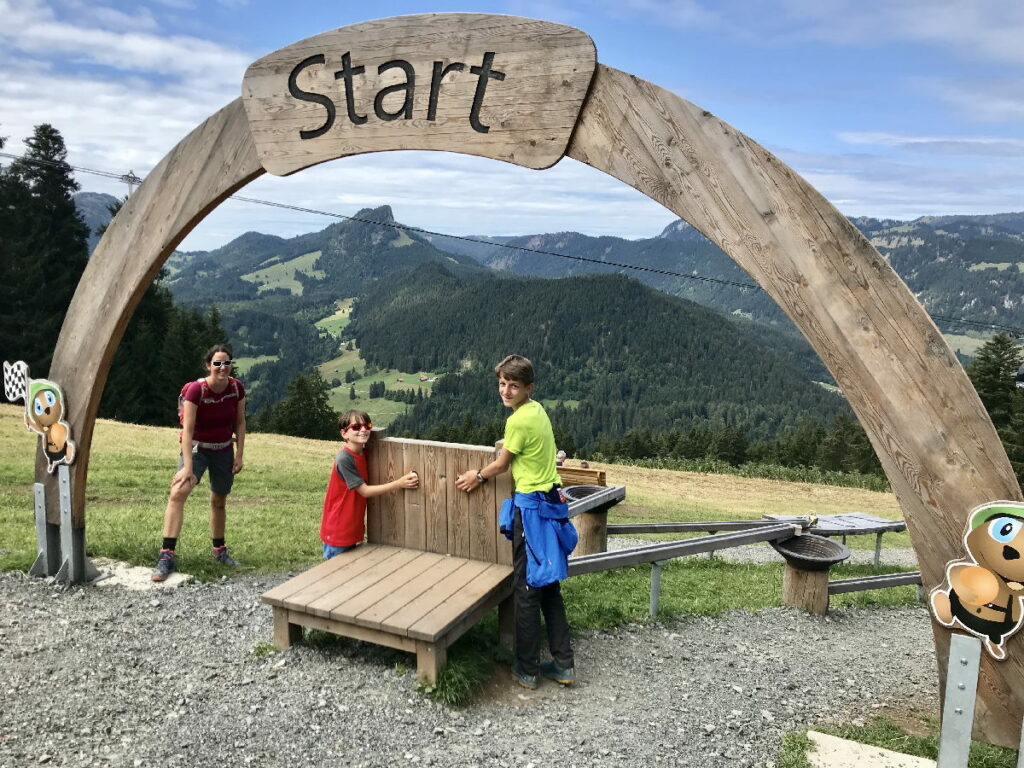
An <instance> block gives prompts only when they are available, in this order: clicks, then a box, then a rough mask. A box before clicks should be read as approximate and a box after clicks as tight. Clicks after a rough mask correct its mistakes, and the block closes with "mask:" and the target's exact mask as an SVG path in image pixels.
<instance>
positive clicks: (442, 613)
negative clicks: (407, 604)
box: [409, 563, 512, 640]
mask: <svg viewBox="0 0 1024 768" xmlns="http://www.w3.org/2000/svg"><path fill="white" fill-rule="evenodd" d="M511 582H512V569H511V568H509V567H508V566H504V565H497V564H495V563H490V564H488V566H487V567H486V568H485V569H484V570H483V571H482V572H481V573H480V575H478V576H477V577H476V578H475V579H473V580H472V581H471V582H469V583H468V584H466V585H465V586H463V587H461V588H460V589H459V590H458V592H456V593H455V595H454V596H453V598H452V599H451V600H449V601H447V602H444V603H441V604H440V605H438V606H437V607H436V608H435V609H434V610H432V611H431V612H430V613H429V614H427V615H426V616H424V617H423V618H422V619H420V620H419V621H417V622H416V623H415V624H413V625H412V626H410V627H409V637H414V638H417V639H420V640H436V639H438V638H439V637H441V636H442V635H444V634H445V633H447V632H449V631H450V630H451V627H452V625H453V624H455V623H457V622H458V621H459V620H460V619H461V618H462V617H463V616H465V615H466V614H469V613H472V612H473V611H474V610H476V609H477V608H478V607H480V606H481V605H483V604H485V603H487V602H488V601H489V600H492V599H495V597H496V596H498V597H500V599H504V598H505V597H506V596H507V595H505V594H500V593H502V592H503V591H504V590H505V589H506V588H507V587H508V586H509V585H511Z"/></svg>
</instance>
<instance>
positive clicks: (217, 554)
mask: <svg viewBox="0 0 1024 768" xmlns="http://www.w3.org/2000/svg"><path fill="white" fill-rule="evenodd" d="M213 559H214V560H216V561H217V562H218V563H220V564H221V565H229V566H231V567H232V568H237V567H238V566H240V565H241V563H240V562H238V561H237V560H235V558H233V557H232V556H231V555H229V554H228V548H227V547H214V548H213Z"/></svg>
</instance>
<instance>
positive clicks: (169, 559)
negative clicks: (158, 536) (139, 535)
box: [151, 549, 178, 581]
mask: <svg viewBox="0 0 1024 768" xmlns="http://www.w3.org/2000/svg"><path fill="white" fill-rule="evenodd" d="M176 570H178V566H177V565H175V563H174V550H173V549H161V550H160V557H158V558H157V561H156V568H154V569H153V575H152V577H151V578H152V579H153V581H166V580H167V577H168V576H170V575H171V574H172V573H174V572H175V571H176Z"/></svg>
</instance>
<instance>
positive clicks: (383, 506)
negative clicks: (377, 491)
mask: <svg viewBox="0 0 1024 768" xmlns="http://www.w3.org/2000/svg"><path fill="white" fill-rule="evenodd" d="M381 459H382V461H380V462H379V465H380V478H379V482H380V483H381V484H382V485H383V484H384V483H390V482H391V481H392V480H395V479H396V478H398V477H400V476H401V472H402V462H403V460H404V459H403V457H402V448H401V446H398V445H395V443H393V442H391V441H390V440H386V441H383V442H382V444H381ZM377 498H378V499H379V500H380V540H381V542H382V543H383V544H390V545H392V546H394V547H402V546H405V504H404V503H403V501H402V498H401V496H400V495H399V494H398V492H397V491H396V492H392V493H383V494H381V495H380V496H378V497H377Z"/></svg>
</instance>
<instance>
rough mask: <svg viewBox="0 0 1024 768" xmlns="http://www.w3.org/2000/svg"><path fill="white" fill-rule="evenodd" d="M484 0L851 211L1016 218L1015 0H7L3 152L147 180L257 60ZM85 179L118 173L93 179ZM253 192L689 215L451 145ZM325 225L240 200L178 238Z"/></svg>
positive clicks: (412, 210) (431, 206)
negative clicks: (669, 95) (52, 133)
mask: <svg viewBox="0 0 1024 768" xmlns="http://www.w3.org/2000/svg"><path fill="white" fill-rule="evenodd" d="M444 11H474V12H490V13H506V14H513V15H519V16H530V17H534V18H539V19H545V20H549V21H555V22H559V23H563V24H568V25H571V26H575V27H578V28H580V29H582V30H583V31H585V32H586V33H588V34H589V35H590V36H591V37H592V38H593V39H594V42H595V44H596V46H597V54H598V60H599V61H601V62H602V63H604V64H607V65H610V66H613V67H617V68H619V69H623V70H625V71H627V72H631V73H633V74H635V75H637V76H639V77H642V78H645V79H647V80H650V81H651V82H654V83H656V84H657V85H660V86H662V87H664V88H667V89H669V90H671V91H674V92H675V93H677V94H679V95H680V96H682V97H684V98H686V99H688V100H690V101H692V102H694V103H696V104H698V105H700V106H701V107H703V108H705V109H707V110H709V111H711V112H713V113H715V114H716V115H718V116H719V117H721V118H722V119H724V120H726V121H728V122H729V123H731V124H732V125H734V126H735V127H736V128H738V129H739V130H741V131H743V132H744V133H746V134H747V135H749V136H751V137H752V138H754V139H755V140H756V141H758V142H760V143H761V144H763V145H765V146H767V147H768V148H769V149H771V150H772V151H773V152H775V153H776V154H777V155H779V156H780V157H781V158H782V159H783V160H784V161H785V162H786V163H788V164H789V165H791V166H792V167H793V168H795V169H796V170H797V171H798V172H799V173H801V174H802V175H803V176H804V177H805V178H807V179H808V181H810V182H811V183H812V184H813V185H814V186H815V187H817V188H818V189H819V190H820V191H821V192H822V193H823V194H824V195H825V196H826V197H828V198H829V200H831V201H832V202H833V204H835V205H836V207H837V208H839V210H841V211H842V212H843V213H845V214H847V215H851V216H861V215H867V216H877V217H887V218H899V219H909V218H914V217H917V216H921V215H929V214H948V213H996V212H1006V211H1020V210H1024V164H1022V162H1021V161H1022V160H1024V42H1022V41H1024V3H1020V2H1019V0H1000V1H998V2H994V1H992V2H989V1H986V0H974V1H973V2H967V1H966V0H955V1H953V0H930V1H929V2H925V1H924V0H749V1H742V0H720V1H719V2H711V0H689V1H687V0H678V1H674V0H615V1H614V2H613V1H612V0H591V2H577V1H576V0H563V1H559V0H552V1H551V2H546V1H544V0H536V1H533V2H531V1H529V0H526V1H523V2H516V1H512V0H510V1H509V2H493V3H482V2H472V1H471V0H467V1H466V2H463V3H460V4H453V3H450V2H442V1H441V0H437V1H435V2H412V1H411V0H410V1H406V2H392V1H389V0H381V1H379V2H377V3H373V4H362V3H337V2H333V3H324V2H305V1H304V0H292V1H291V2H288V3H281V2H263V1H262V0H252V1H250V2H247V1H246V0H219V1H218V0H204V1H202V2H200V1H199V0H196V1H195V2H193V1H192V0H161V1H160V2H131V3H128V2H103V0H0V136H6V137H8V138H9V141H8V144H7V147H6V150H5V151H8V152H15V153H20V152H21V151H22V148H23V145H22V139H24V138H25V136H27V135H29V134H30V133H31V130H32V127H33V126H34V125H36V124H38V123H41V122H50V123H53V124H54V125H55V126H56V127H57V128H58V129H60V131H61V132H62V133H63V134H64V137H65V139H66V141H67V144H68V148H69V161H70V162H71V163H72V164H73V165H78V166H83V167H86V168H93V169H98V170H104V171H114V172H118V173H123V172H126V171H128V170H129V169H130V170H133V171H134V172H135V173H137V174H139V175H145V173H146V172H147V171H149V169H151V168H152V167H153V166H154V165H155V164H156V163H157V162H159V161H160V159H161V158H162V157H163V156H164V155H165V154H166V153H167V152H168V151H169V150H170V149H171V148H172V147H173V146H174V145H175V143H177V141H179V140H180V139H181V138H182V137H183V136H184V135H185V134H186V133H188V132H189V131H190V130H191V129H192V128H194V127H195V126H196V125H197V124H199V123H200V122H202V121H203V120H204V119H205V118H206V117H208V116H209V115H210V114H211V113H212V112H214V111H215V110H217V109H219V108H220V107H221V106H223V105H224V104H226V103H228V102H229V101H231V100H233V99H234V98H236V97H237V96H238V94H239V88H240V83H241V79H242V75H243V73H244V71H245V68H246V67H247V66H248V64H249V63H251V62H252V61H254V60H256V59H258V58H260V57H261V56H263V55H265V54H267V53H269V52H271V51H273V50H276V49H278V48H281V47H284V46H285V45H288V44H290V43H292V42H295V41H297V40H300V39H302V38H305V37H309V36H310V35H314V34H317V33H320V32H323V31H325V30H328V29H332V28H335V27H341V26H345V25H348V24H353V23H356V22H359V21H365V20H367V19H371V18H382V17H386V16H395V15H402V14H409V13H427V12H444ZM79 181H80V183H81V184H82V188H83V189H85V190H89V191H97V192H109V193H111V194H115V195H118V196H120V195H123V194H124V193H125V191H126V188H125V187H124V185H122V184H119V183H117V182H114V181H108V180H106V179H103V178H100V177H97V176H91V175H81V176H79ZM241 194H244V195H246V196H248V197H257V198H263V199H269V200H275V201H280V202H284V203H289V204H294V205H299V206H303V207H309V208H316V209H322V210H328V211H333V212H336V213H342V214H353V213H355V212H357V211H358V210H359V209H361V208H364V207H367V206H376V205H382V204H390V205H391V206H392V207H393V209H394V211H395V215H396V217H397V218H398V220H399V221H402V222H404V223H407V224H412V225H415V226H420V227H424V228H428V229H432V230H435V231H440V232H450V233H455V234H528V233H536V232H554V231H563V230H576V231H581V232H586V233H588V234H593V235H606V234H607V235H618V236H622V237H630V238H636V237H650V236H653V235H656V234H657V233H658V232H659V231H660V230H661V229H662V228H663V227H664V226H665V225H666V224H668V223H669V222H671V221H672V220H673V219H674V218H675V217H674V216H673V215H672V214H671V213H669V212H668V211H667V210H665V209H663V208H661V207H660V206H659V205H657V204H656V203H653V202H651V201H649V200H647V199H646V198H645V197H643V196H642V195H640V194H639V193H638V192H635V191H634V190H632V189H630V188H628V187H626V186H625V185H623V184H621V183H620V182H618V181H615V180H613V179H611V178H609V177H606V176H604V175H603V174H600V173H598V172H596V171H593V170H592V169H589V168H587V167H586V166H583V165H581V164H579V163H576V162H575V161H572V160H568V159H566V160H563V161H562V162H561V163H559V164H558V165H557V166H555V168H552V169H550V170H546V171H540V172H538V171H529V170H526V169H520V168H516V167H512V166H507V165H505V164H503V163H497V162H495V161H491V160H485V159H481V158H472V157H466V156H461V155H454V154H449V153H409V152H402V153H386V154H378V155H368V156H362V157H357V158H350V159H345V160H340V161H336V162H334V163H330V164H327V165H324V166H319V167H317V168H314V169H310V170H307V171H304V172H302V173H299V174H296V175H295V176H292V177H289V178H286V179H281V178H276V177H270V176H267V177H264V178H262V179H260V180H258V181H257V182H255V183H253V184H251V185H249V186H248V187H246V188H245V189H244V190H243V191H242V192H241ZM330 221H331V220H330V219H327V218H324V217H318V216H315V215H310V214H298V213H289V212H285V211H280V210H276V209H271V208H266V207H263V206H256V205H253V204H249V203H242V202H237V201H228V202H226V203H225V204H224V205H222V206H221V208H220V209H218V210H217V211H216V212H215V213H214V214H212V215H211V216H210V217H208V218H207V220H206V221H204V222H203V223H202V224H201V225H200V226H199V227H198V228H197V229H196V230H195V231H194V232H193V233H192V234H191V235H190V236H189V237H188V238H187V239H186V241H185V242H184V244H183V248H185V249H189V250H196V249H208V248H214V247H217V246H219V245H223V244H224V243H226V242H227V241H229V240H230V239H232V238H233V237H236V236H237V235H239V234H241V233H243V232H245V231H248V230H258V231H263V232H272V233H275V234H280V235H283V236H290V235H294V234H298V233H300V232H307V231H311V230H314V229H320V228H322V227H324V226H326V225H327V224H328V223H330Z"/></svg>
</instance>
